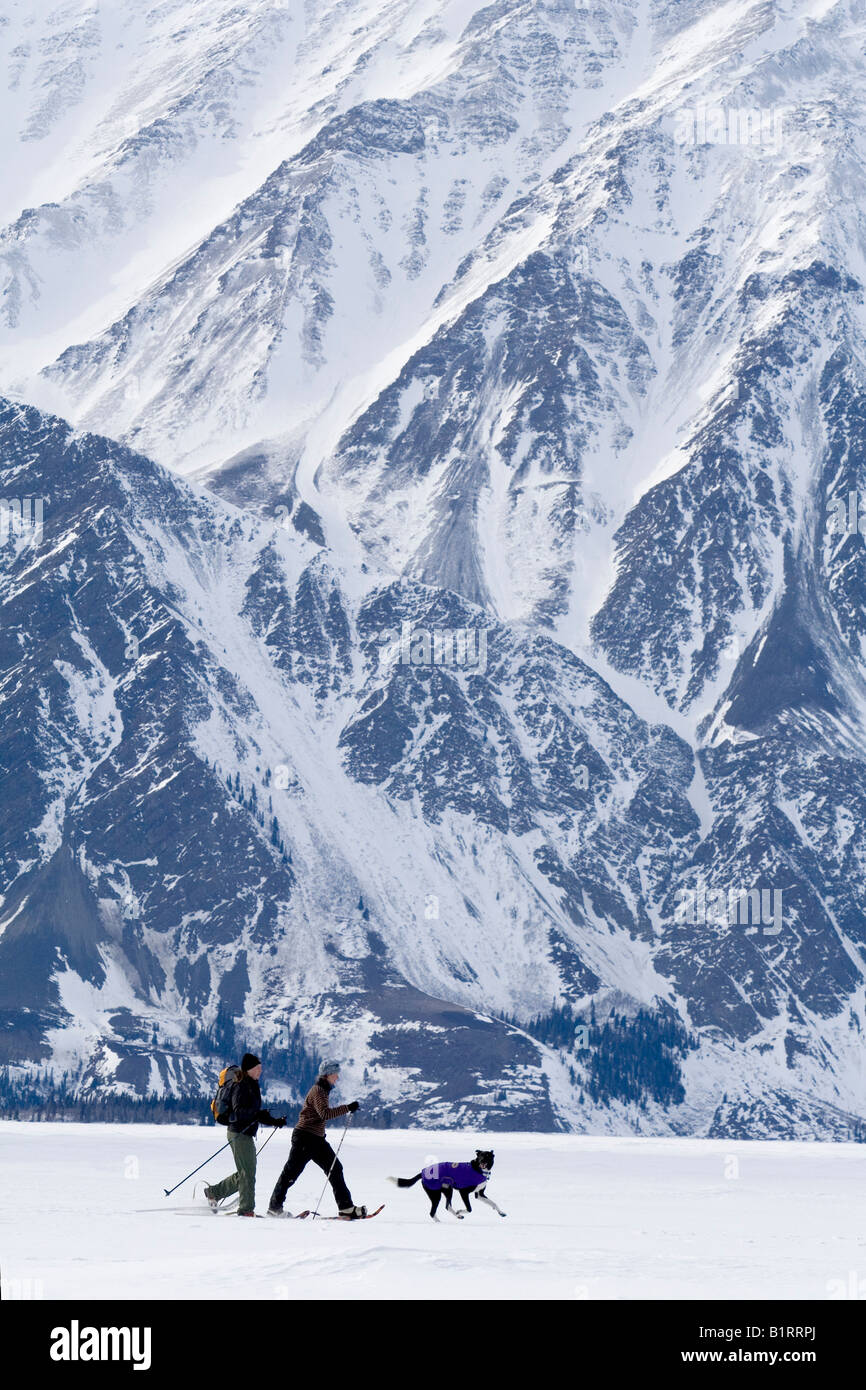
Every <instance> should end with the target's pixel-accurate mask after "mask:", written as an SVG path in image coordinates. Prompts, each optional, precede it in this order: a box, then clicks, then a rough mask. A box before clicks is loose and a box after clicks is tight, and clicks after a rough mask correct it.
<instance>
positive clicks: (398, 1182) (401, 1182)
mask: <svg viewBox="0 0 866 1390" xmlns="http://www.w3.org/2000/svg"><path fill="white" fill-rule="evenodd" d="M422 1177H423V1174H422V1173H416V1174H415V1176H414V1178H389V1179H388V1181H389V1182H392V1183H393V1184H394V1186H395V1187H414V1186H415V1184H416V1182H420V1181H421V1178H422Z"/></svg>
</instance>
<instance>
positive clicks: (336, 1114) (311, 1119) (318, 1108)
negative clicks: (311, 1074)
mask: <svg viewBox="0 0 866 1390" xmlns="http://www.w3.org/2000/svg"><path fill="white" fill-rule="evenodd" d="M330 1090H331V1087H330V1086H329V1085H328V1083H327V1081H325V1080H323V1078H322V1077H321V1076H320V1077H319V1079H318V1081H317V1082H316V1084H315V1086H311V1087H310V1089H309V1091H308V1092H307V1094H306V1097H305V1099H304V1103H303V1105H302V1106H301V1113H300V1115H299V1116H298V1123H297V1124H296V1125H295V1129H300V1130H303V1132H304V1133H305V1134H317V1135H318V1137H319V1138H320V1139H324V1137H325V1124H326V1123H327V1121H328V1120H338V1119H339V1118H340V1116H341V1115H348V1113H349V1107H348V1105H329V1104H328V1093H329V1092H330Z"/></svg>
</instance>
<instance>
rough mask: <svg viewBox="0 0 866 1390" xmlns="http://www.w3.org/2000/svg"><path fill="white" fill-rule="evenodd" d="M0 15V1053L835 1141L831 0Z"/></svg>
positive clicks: (836, 242) (850, 452) (846, 312)
mask: <svg viewBox="0 0 866 1390" xmlns="http://www.w3.org/2000/svg"><path fill="white" fill-rule="evenodd" d="M4 21H5V22H4V23H3V24H2V25H0V42H2V44H3V45H4V48H5V55H6V60H7V68H6V71H7V73H8V77H7V80H6V86H5V89H4V94H3V97H2V101H3V108H2V109H3V113H4V117H5V124H6V126H7V127H8V129H9V130H10V132H14V135H15V138H10V142H9V145H10V153H9V178H8V180H7V182H6V185H5V187H4V190H3V193H2V209H3V211H2V219H3V224H4V225H3V229H2V232H0V258H2V260H3V267H4V270H3V274H4V275H5V281H4V295H3V307H2V346H0V391H2V392H3V393H4V395H5V397H6V398H7V400H8V401H9V402H14V404H13V403H10V404H8V405H5V406H4V408H3V414H2V419H0V431H2V432H0V444H2V450H3V452H2V454H0V462H2V489H3V495H4V496H12V497H16V496H19V495H27V494H32V495H34V496H45V497H47V498H49V499H50V506H49V507H48V509H47V516H48V527H47V532H46V540H45V542H44V544H43V545H42V546H41V547H40V548H39V550H38V551H37V552H35V553H36V555H37V559H36V561H35V567H34V558H33V555H34V553H33V552H31V551H29V550H27V548H26V547H25V548H24V549H23V550H22V549H21V547H20V546H17V544H13V542H12V541H10V542H9V543H8V545H7V547H6V549H4V552H3V554H4V560H5V561H6V563H5V564H4V567H3V570H2V572H0V583H2V599H3V604H4V615H5V616H6V623H5V625H4V629H3V631H4V636H3V638H2V647H0V650H2V658H3V660H2V681H3V685H2V693H3V696H4V700H5V702H6V709H7V711H8V712H9V715H10V718H9V719H8V720H7V722H6V726H5V727H6V728H7V729H8V730H9V732H8V733H4V736H3V743H2V767H0V771H2V775H3V778H4V787H3V796H4V805H5V807H8V808H9V809H10V810H11V813H12V814H11V815H10V816H9V818H8V821H7V823H6V825H5V826H4V830H3V840H2V856H3V858H2V863H3V881H2V883H0V893H2V903H0V933H2V935H0V958H5V959H6V960H7V962H9V964H8V965H7V967H6V978H7V983H6V985H5V994H4V995H3V997H2V1007H3V1009H4V1010H5V1011H6V1013H5V1021H6V1029H7V1032H6V1033H4V1035H3V1039H4V1049H5V1051H4V1055H5V1057H6V1058H7V1060H8V1061H9V1062H11V1063H12V1064H14V1066H15V1067H20V1068H21V1069H22V1070H21V1072H20V1073H19V1072H17V1071H16V1072H15V1075H19V1074H20V1075H23V1074H25V1073H32V1071H33V1070H34V1069H35V1068H36V1067H38V1066H40V1065H43V1064H45V1063H47V1062H52V1063H53V1064H56V1065H57V1066H58V1067H60V1068H62V1069H66V1070H67V1071H69V1072H70V1073H71V1074H73V1075H76V1076H77V1075H78V1073H79V1071H80V1072H81V1075H80V1076H78V1080H77V1082H76V1084H80V1085H85V1086H90V1085H91V1084H96V1085H105V1084H107V1083H110V1084H113V1085H115V1086H119V1087H121V1088H124V1087H126V1088H129V1090H130V1091H132V1092H135V1093H137V1094H143V1093H145V1092H147V1091H149V1090H158V1091H161V1090H165V1091H167V1092H169V1093H178V1092H182V1091H183V1090H185V1089H189V1088H190V1087H191V1086H192V1085H193V1084H194V1083H195V1084H196V1085H198V1084H202V1085H204V1084H205V1081H206V1079H207V1078H208V1077H209V1075H210V1071H211V1070H212V1058H211V1057H209V1056H208V1054H207V1051H206V1049H205V1048H204V1044H203V1043H202V1042H201V1039H200V1038H197V1037H196V1036H195V1033H196V1030H197V1029H199V1030H200V1029H212V1028H213V1027H214V1026H215V1024H216V1021H217V1019H218V1018H223V1017H225V1016H228V1017H230V1018H232V1019H234V1020H236V1021H237V1023H238V1026H239V1027H242V1028H243V1029H245V1030H249V1029H258V1030H259V1032H261V1033H263V1034H264V1035H265V1036H267V1037H273V1038H276V1037H277V1036H278V1035H279V1033H280V1030H281V1029H282V1028H283V1027H284V1026H285V1024H286V1023H288V1024H289V1025H290V1026H294V1025H295V1024H296V1023H297V1024H299V1025H300V1026H302V1027H303V1029H304V1033H305V1036H306V1037H307V1038H308V1040H309V1044H310V1046H311V1047H312V1048H315V1047H318V1046H320V1045H321V1046H325V1045H327V1044H328V1043H329V1042H330V1041H332V1040H333V1042H334V1044H335V1046H337V1047H338V1048H339V1049H340V1050H342V1051H343V1052H344V1053H345V1055H346V1056H347V1057H349V1058H351V1059H352V1067H353V1068H354V1070H353V1071H352V1073H351V1075H352V1076H356V1077H358V1078H363V1077H364V1075H365V1073H366V1075H367V1078H368V1083H369V1085H370V1086H371V1088H372V1090H373V1093H374V1094H375V1097H376V1103H377V1104H378V1105H379V1106H381V1107H387V1108H388V1109H389V1110H391V1112H392V1115H393V1116H396V1117H397V1118H401V1117H402V1118H403V1119H406V1120H407V1122H408V1119H409V1118H410V1116H411V1117H412V1118H416V1117H417V1118H419V1119H420V1120H421V1121H422V1122H423V1123H426V1124H428V1125H432V1124H440V1123H441V1124H445V1123H460V1122H462V1121H463V1120H465V1119H466V1117H467V1115H468V1114H469V1113H471V1112H472V1110H473V1108H476V1107H478V1106H479V1105H484V1106H485V1107H487V1108H488V1109H489V1111H490V1114H491V1115H492V1116H495V1117H496V1120H495V1123H496V1125H497V1126H499V1127H501V1126H504V1125H511V1126H513V1125H514V1124H517V1123H519V1124H520V1125H521V1126H523V1127H545V1126H547V1127H552V1126H555V1125H564V1126H567V1127H578V1128H585V1127H590V1126H596V1125H600V1126H603V1127H605V1128H607V1129H610V1130H612V1131H614V1132H621V1131H623V1130H627V1129H640V1130H643V1131H647V1130H649V1131H655V1132H664V1133H666V1132H671V1131H673V1132H697V1133H701V1134H708V1133H710V1134H722V1133H725V1134H733V1135H737V1136H739V1135H744V1134H749V1133H758V1134H766V1135H771V1134H787V1135H789V1136H801V1135H803V1136H805V1135H807V1134H811V1133H814V1132H815V1131H816V1130H817V1131H818V1132H821V1133H824V1134H826V1135H828V1136H829V1135H836V1136H842V1137H847V1136H848V1135H849V1134H853V1133H859V1132H860V1120H861V1117H862V1116H863V1114H864V1107H863V1064H862V1061H861V1055H862V1037H863V1032H864V1029H866V1014H864V969H863V962H864V953H866V917H864V913H863V908H862V884H863V877H864V867H866V843H864V837H863V830H862V827H863V825H864V812H866V779H864V770H863V752H862V750H863V742H864V740H863V735H864V711H866V689H864V679H863V650H864V647H863V642H864V636H866V625H864V617H863V614H864V599H866V574H864V550H863V541H862V537H861V535H859V534H858V535H850V536H849V535H843V534H840V533H832V532H830V531H829V530H828V526H827V519H828V513H829V511H830V509H831V507H832V505H833V503H834V502H835V501H836V500H837V499H838V498H840V497H847V496H848V494H849V493H850V492H852V491H855V492H856V491H858V490H859V491H861V492H862V489H863V486H864V484H866V477H864V464H863V447H862V437H863V419H864V409H863V402H864V374H863V362H864V359H866V352H864V337H863V334H864V319H863V295H862V285H863V280H864V238H863V227H862V216H861V213H860V211H859V208H860V206H861V205H862V198H861V197H860V196H859V195H860V193H862V188H863V152H864V132H863V129H862V110H861V103H860V100H859V92H860V90H861V88H862V81H863V76H864V73H863V57H862V54H863V28H864V21H863V17H862V15H861V14H860V13H859V11H858V10H856V9H855V8H852V7H851V6H850V5H848V4H847V3H844V4H843V3H835V4H834V3H821V4H819V5H816V4H815V3H813V0H792V3H790V4H789V5H787V6H786V7H784V8H783V7H779V6H768V5H766V4H763V3H758V2H757V0H755V3H751V0H734V2H733V3H728V4H719V3H715V2H713V3H711V2H710V0H706V2H705V3H700V2H699V3H690V4H688V5H683V4H679V3H677V4H673V3H652V2H651V0H633V3H622V4H619V5H614V6H610V7H608V8H607V9H605V10H604V11H587V10H580V9H576V8H574V7H572V6H571V5H570V4H567V3H565V0H562V3H560V2H559V0H552V2H551V3H545V4H532V5H530V4H526V3H518V0H501V2H500V3H495V4H492V5H481V4H475V3H472V2H471V0H461V3H452V4H448V3H441V4H433V3H430V4H422V5H420V6H419V5H411V6H410V5H408V4H405V3H393V4H388V5H384V6H383V5H378V4H377V5H373V4H371V3H366V0H352V3H351V4H348V5H346V4H343V5H328V4H324V3H313V4H310V5H306V6H304V7H301V6H299V5H294V4H282V3H276V0H271V2H270V3H265V2H264V0H261V3H251V4H245V5H243V6H237V5H231V6H229V5H216V6H213V5H210V6H201V5H195V4H190V3H189V0H184V3H163V4H161V5H159V6H158V7H157V8H156V9H154V10H153V11H151V12H149V13H148V15H147V16H144V15H143V14H140V13H139V12H138V11H137V10H135V9H134V7H132V6H130V5H128V4H126V3H118V4H116V5H115V6H113V7H110V8H109V9H108V10H106V9H105V8H104V7H92V6H89V5H88V4H87V3H81V4H77V3H73V4H70V5H69V6H66V7H64V8H62V9H57V8H56V7H54V6H53V5H52V6H49V5H48V4H47V3H42V0H40V3H37V4H36V5H24V4H23V3H22V4H18V5H12V6H10V7H9V8H8V11H7V13H6V14H5V15H4ZM287 74H288V75H289V76H288V77H287ZM749 112H752V113H756V120H757V124H755V123H754V121H753V123H752V125H751V126H749V124H748V119H747V120H746V127H745V128H746V135H745V136H744V135H743V124H742V119H741V118H742V113H746V117H748V113H749ZM732 122H733V124H732ZM18 403H22V405H21V408H20V409H19V408H18ZM23 403H30V405H35V407H36V408H35V409H33V408H30V405H28V407H27V408H25V407H24V405H23ZM51 409H53V410H56V411H58V412H59V414H60V415H61V416H63V417H64V418H65V419H68V420H69V421H71V424H72V427H73V430H74V431H82V430H94V431H96V432H97V433H95V434H92V435H91V434H81V433H73V434H71V435H70V434H69V433H68V432H67V430H66V427H65V426H64V425H62V424H61V422H60V420H58V419H57V418H56V416H52V415H50V414H49V413H47V412H48V411H49V410H51ZM112 440H118V441H120V443H119V444H113V443H111V442H110V441H112ZM131 448H133V449H135V450H137V451H139V452H136V453H132V452H130V449H131ZM163 468H165V469H168V470H171V472H172V473H173V474H174V475H175V478H176V476H177V475H178V474H185V475H194V476H195V478H196V481H197V485H196V486H195V487H193V488H187V487H185V486H182V485H181V484H180V483H178V482H177V481H175V478H172V477H171V476H170V475H169V474H168V473H166V472H163V471H162V469H163ZM37 579H38V581H39V582H38V583H36V582H34V581H35V580H37ZM404 623H407V624H409V625H410V628H411V627H414V628H419V627H420V628H423V629H425V630H436V631H447V632H453V631H454V630H455V629H457V630H461V631H463V630H471V631H472V632H480V631H482V630H483V632H484V634H485V642H486V644H487V645H486V648H485V651H486V662H485V666H484V669H482V670H479V671H474V672H473V671H455V670H453V669H443V668H442V667H438V666H436V665H435V664H428V665H424V666H416V665H411V664H409V665H406V664H402V663H400V662H397V663H396V664H393V663H392V664H390V665H389V664H388V663H387V662H386V661H384V660H383V652H384V650H385V646H386V642H385V637H386V634H387V633H389V632H391V633H399V632H400V631H401V629H402V625H403V624H404ZM277 769H280V771H279V773H277V771H276V770H277ZM277 778H279V785H277ZM253 792H255V800H254V801H253ZM762 890H764V891H766V892H767V894H768V895H769V896H770V897H774V899H775V900H778V903H779V908H778V913H779V921H778V924H777V925H778V930H775V929H774V930H773V931H772V932H771V933H768V934H764V933H763V932H760V933H754V932H749V931H745V930H744V929H743V927H744V924H743V923H742V922H739V923H734V924H733V926H732V925H731V924H730V923H729V922H727V921H721V920H717V919H716V918H715V917H714V916H713V913H712V911H711V912H710V915H709V917H707V916H706V914H705V913H704V915H701V913H700V912H699V913H697V914H696V915H695V917H693V918H688V919H686V920H683V918H682V917H681V916H678V905H679V904H680V903H681V900H682V897H683V895H684V894H688V893H691V894H692V895H693V897H692V901H693V903H700V904H701V905H702V910H703V907H704V906H705V904H706V898H707V894H708V893H716V894H724V895H725V899H726V901H727V900H728V895H730V894H731V893H733V894H734V895H736V894H738V893H739V892H741V891H742V893H744V894H748V893H755V894H757V898H758V901H759V902H760V895H761V892H762ZM59 903H63V904H69V905H71V906H70V907H69V909H68V910H67V908H66V907H65V906H64V908H63V910H62V911H61V910H60V909H59V908H58V904H59ZM766 925H769V919H768V921H767V923H766ZM34 943H39V944H38V949H37V947H36V946H35V945H34ZM565 1005H568V1006H569V1008H570V1009H573V1010H574V1016H573V1018H572V1024H574V1023H575V1020H576V1021H577V1022H578V1023H579V1024H580V1026H585V1027H587V1028H595V1029H596V1030H597V1031H596V1032H595V1033H593V1034H592V1035H591V1037H590V1039H589V1046H588V1047H580V1046H578V1045H577V1043H576V1039H575V1037H573V1036H571V1035H569V1037H568V1038H567V1039H566V1042H567V1045H566V1046H565V1047H556V1046H555V1044H556V1042H557V1038H558V1036H559V1035H558V1034H557V1028H559V1027H560V1024H561V1023H562V1020H561V1019H560V1017H559V1011H561V1010H562V1009H563V1007H564V1006H565ZM454 1010H457V1011H458V1012H457V1013H456V1014H455V1013H454ZM460 1010H465V1011H467V1012H466V1013H461V1012H459V1011H460ZM641 1011H644V1012H643V1013H642V1012H641ZM646 1014H648V1015H649V1016H650V1021H649V1022H648V1021H647V1017H646ZM539 1015H544V1016H548V1017H547V1019H546V1023H545V1024H544V1025H543V1026H541V1027H538V1026H536V1025H534V1024H533V1023H532V1020H533V1019H535V1018H537V1017H538V1016H539ZM506 1018H507V1019H508V1020H509V1021H504V1020H505V1019H506ZM530 1025H531V1026H532V1028H533V1029H534V1034H533V1032H531V1031H530ZM190 1030H192V1031H190ZM599 1030H600V1031H599ZM647 1030H649V1031H647ZM666 1030H667V1031H666ZM672 1030H673V1031H672ZM678 1030H679V1031H678ZM7 1038H8V1047H7V1042H6V1040H7ZM559 1041H560V1042H561V1038H559ZM452 1043H453V1044H454V1045H455V1050H454V1051H451V1050H450V1049H451V1047H452ZM458 1045H459V1046H458ZM641 1051H642V1052H643V1054H644V1060H645V1061H646V1067H647V1068H648V1070H647V1069H645V1068H644V1065H643V1063H642V1062H641V1061H640V1060H639V1057H638V1054H640V1053H641ZM458 1052H459V1060H458ZM422 1103H423V1105H424V1106H426V1107H427V1108H426V1109H424V1110H422V1111H420V1112H419V1109H418V1107H419V1105H420V1104H422ZM401 1107H405V1109H403V1110H401Z"/></svg>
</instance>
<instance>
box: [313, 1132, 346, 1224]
mask: <svg viewBox="0 0 866 1390" xmlns="http://www.w3.org/2000/svg"><path fill="white" fill-rule="evenodd" d="M351 1123H352V1111H351V1110H350V1111H349V1118H348V1119H347V1120H346V1123H345V1126H344V1127H343V1133H342V1134H341V1135H340V1142H339V1144H338V1145H337V1152H336V1153H335V1154H334V1159H333V1162H332V1164H331V1166H330V1168H329V1169H328V1176H327V1177H326V1178H325V1187H327V1186H328V1183H329V1182H330V1181H331V1174H332V1173H333V1171H334V1163H336V1161H337V1159H338V1158H339V1157H340V1150H341V1148H342V1147H343V1140H344V1139H345V1137H346V1135H347V1134H348V1133H349V1125H350V1124H351ZM325 1187H323V1188H322V1190H321V1192H320V1193H319V1200H318V1202H317V1203H316V1210H315V1211H314V1212H313V1216H318V1214H319V1207H320V1206H321V1205H322V1198H323V1197H324V1195H325Z"/></svg>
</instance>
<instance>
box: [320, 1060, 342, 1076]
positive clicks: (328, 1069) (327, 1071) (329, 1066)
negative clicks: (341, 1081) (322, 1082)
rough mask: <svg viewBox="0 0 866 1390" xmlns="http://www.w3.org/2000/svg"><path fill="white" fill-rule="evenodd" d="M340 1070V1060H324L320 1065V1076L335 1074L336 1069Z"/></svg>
mask: <svg viewBox="0 0 866 1390" xmlns="http://www.w3.org/2000/svg"><path fill="white" fill-rule="evenodd" d="M339 1070H340V1063H339V1062H323V1063H322V1065H321V1066H320V1067H319V1075H320V1076H333V1074H334V1072H335V1071H339Z"/></svg>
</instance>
